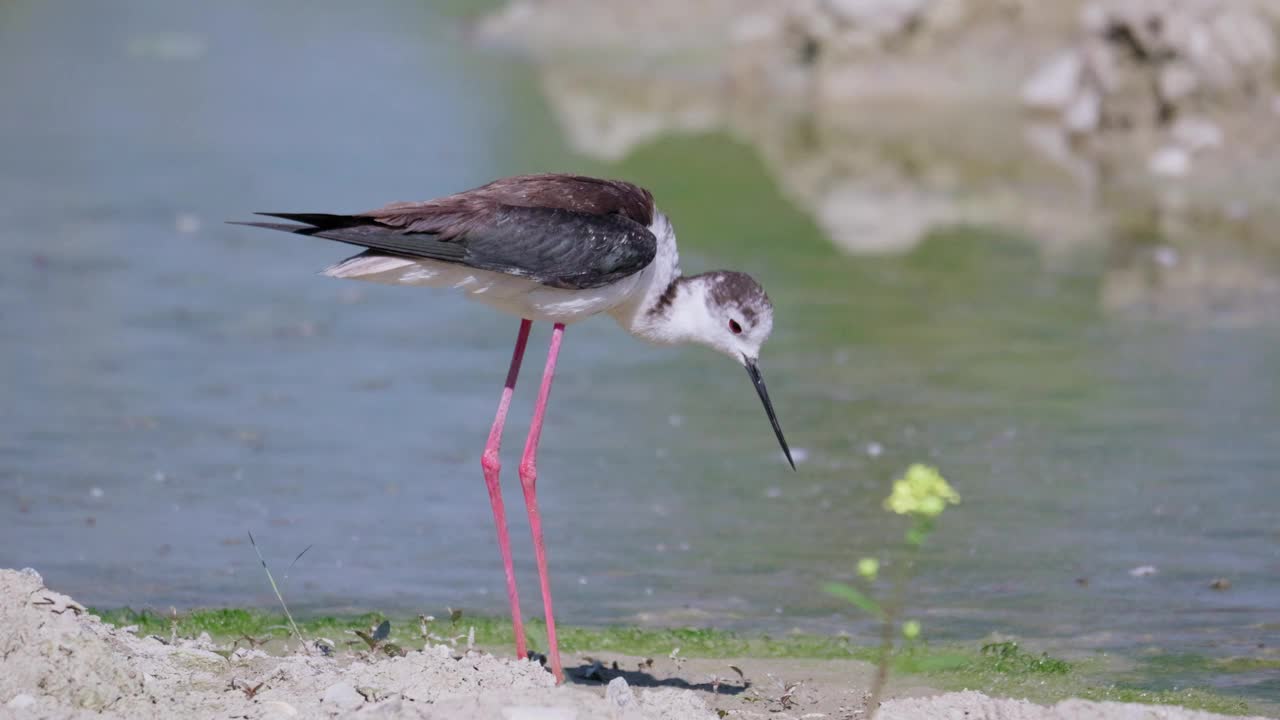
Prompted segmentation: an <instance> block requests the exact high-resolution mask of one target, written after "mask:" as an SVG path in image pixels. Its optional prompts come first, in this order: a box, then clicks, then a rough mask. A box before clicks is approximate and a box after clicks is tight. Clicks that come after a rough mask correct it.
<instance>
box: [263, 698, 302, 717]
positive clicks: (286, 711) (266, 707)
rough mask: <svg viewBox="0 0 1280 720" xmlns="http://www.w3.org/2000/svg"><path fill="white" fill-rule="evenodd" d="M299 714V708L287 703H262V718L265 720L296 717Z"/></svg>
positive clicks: (274, 701) (273, 701) (277, 701)
mask: <svg viewBox="0 0 1280 720" xmlns="http://www.w3.org/2000/svg"><path fill="white" fill-rule="evenodd" d="M297 714H298V708H296V707H294V706H292V705H290V704H289V703H287V702H280V701H279V700H272V701H270V702H265V703H262V717H263V719H264V720H272V719H274V718H288V717H295V716H297Z"/></svg>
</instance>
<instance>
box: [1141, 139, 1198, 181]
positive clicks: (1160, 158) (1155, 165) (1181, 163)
mask: <svg viewBox="0 0 1280 720" xmlns="http://www.w3.org/2000/svg"><path fill="white" fill-rule="evenodd" d="M1147 169H1148V170H1150V171H1151V174H1152V175H1160V176H1162V177H1186V175H1187V173H1188V172H1190V171H1191V154H1190V153H1188V152H1187V151H1186V150H1184V149H1182V148H1180V147H1177V146H1174V145H1166V146H1165V147H1162V148H1160V149H1159V150H1157V151H1155V152H1154V153H1152V154H1151V159H1150V160H1148V161H1147Z"/></svg>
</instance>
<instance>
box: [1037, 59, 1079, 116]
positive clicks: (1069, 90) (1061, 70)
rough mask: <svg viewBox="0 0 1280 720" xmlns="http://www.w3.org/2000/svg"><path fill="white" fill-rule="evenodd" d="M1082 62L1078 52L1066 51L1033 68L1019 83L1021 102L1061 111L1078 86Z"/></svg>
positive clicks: (1039, 107)
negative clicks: (1025, 79) (1022, 81)
mask: <svg viewBox="0 0 1280 720" xmlns="http://www.w3.org/2000/svg"><path fill="white" fill-rule="evenodd" d="M1083 71H1084V61H1083V60H1082V59H1081V58H1080V54H1079V53H1077V52H1076V51H1074V50H1068V51H1066V52H1063V53H1061V54H1059V55H1058V56H1057V57H1055V58H1053V59H1052V60H1050V61H1049V62H1048V63H1046V64H1045V65H1043V66H1042V67H1041V68H1040V69H1039V70H1037V71H1036V73H1035V74H1034V75H1032V76H1031V79H1029V80H1027V82H1026V84H1025V85H1023V86H1022V102H1023V104H1025V105H1026V106H1028V107H1032V108H1036V109H1038V110H1056V111H1059V112H1061V111H1064V110H1066V109H1067V107H1068V106H1069V105H1070V104H1071V101H1072V99H1074V98H1075V96H1076V92H1077V91H1078V90H1079V88H1080V77H1081V73H1082V72H1083Z"/></svg>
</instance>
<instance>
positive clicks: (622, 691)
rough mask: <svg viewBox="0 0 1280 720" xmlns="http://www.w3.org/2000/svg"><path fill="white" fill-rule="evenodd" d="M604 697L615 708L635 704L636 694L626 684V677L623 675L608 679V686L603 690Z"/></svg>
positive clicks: (633, 705) (628, 706)
mask: <svg viewBox="0 0 1280 720" xmlns="http://www.w3.org/2000/svg"><path fill="white" fill-rule="evenodd" d="M604 697H605V699H606V700H608V701H609V704H610V705H612V706H614V707H616V708H630V707H635V706H636V696H635V695H634V694H633V693H632V692H631V686H629V685H627V680H626V678H623V677H616V678H614V679H612V680H610V681H609V686H608V687H606V688H605V690H604Z"/></svg>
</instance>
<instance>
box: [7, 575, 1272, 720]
mask: <svg viewBox="0 0 1280 720" xmlns="http://www.w3.org/2000/svg"><path fill="white" fill-rule="evenodd" d="M95 613H96V611H91V610H89V609H87V608H85V607H84V606H82V605H80V604H79V603H77V602H76V601H75V600H73V599H71V598H69V597H67V596H65V595H62V594H60V593H58V592H56V591H55V590H51V589H49V588H46V587H45V586H44V582H43V580H42V579H41V578H40V576H39V575H38V574H37V573H35V572H34V571H31V570H24V571H12V570H4V571H0V628H3V633H2V635H0V657H2V658H3V660H0V678H2V679H0V707H2V708H3V710H0V713H2V714H5V715H6V716H12V717H19V718H21V717H91V716H92V717H108V718H110V717H173V716H175V715H178V714H182V715H184V716H187V717H190V718H212V717H253V718H268V717H294V716H300V717H318V716H343V717H355V716H361V717H363V716H376V717H387V718H528V719H532V718H582V719H586V718H633V719H641V718H671V719H672V720H675V719H681V720H684V719H688V720H697V719H698V718H717V717H720V718H723V717H738V718H757V717H773V718H824V717H831V718H854V717H865V716H866V707H865V703H866V692H865V691H866V688H867V686H868V683H869V679H870V677H871V674H872V671H873V666H872V665H871V663H869V662H868V659H869V658H871V657H872V656H873V653H872V651H871V650H869V649H867V648H864V647H861V646H859V645H857V644H856V643H853V642H851V641H850V640H848V639H847V638H824V637H815V636H787V637H781V638H770V637H764V636H742V635H737V634H733V633H728V632H721V631H712V630H694V629H680V630H647V629H639V628H633V627H631V628H607V629H595V630H591V629H582V628H565V629H564V630H563V631H562V642H563V646H564V649H565V651H566V662H567V666H568V667H569V668H570V671H569V675H570V681H569V683H568V684H567V685H566V686H564V687H555V686H554V683H553V681H552V678H551V675H550V674H549V673H547V672H546V671H545V670H544V669H542V668H541V666H539V665H538V664H537V663H536V662H531V661H528V660H524V661H518V662H517V661H513V660H510V659H507V658H504V657H503V656H504V654H505V649H506V645H507V641H509V640H510V630H509V629H508V628H507V627H505V626H504V623H502V622H501V621H499V620H496V619H486V618H472V617H468V616H448V617H440V618H429V617H418V618H403V619H398V618H390V619H388V618H383V617H382V616H380V615H363V616H350V617H345V618H338V617H323V618H312V619H309V620H307V619H304V620H303V621H302V622H300V623H299V628H298V630H299V632H300V634H301V635H302V638H303V640H304V641H305V643H304V642H300V641H299V640H298V639H297V638H296V636H294V635H293V633H292V631H291V630H290V629H289V626H288V625H287V623H285V622H284V618H283V617H277V616H274V615H272V614H269V613H259V612H249V611H243V610H204V611H189V612H178V611H173V612H171V613H170V614H168V615H166V614H162V613H152V612H145V613H138V612H133V611H128V610H117V611H106V612H101V613H97V614H95ZM539 630H540V628H539V627H538V626H536V625H531V627H530V633H531V635H533V636H534V637H536V636H537V632H538V631H539ZM356 631H360V632H356ZM490 651H492V654H490ZM894 668H895V671H896V674H895V678H896V679H895V681H894V683H893V685H892V687H891V692H890V693H889V699H888V700H887V701H886V702H885V703H884V704H883V705H882V706H881V709H880V712H879V713H878V716H879V717H884V718H927V717H944V716H945V717H962V716H963V717H990V716H1000V717H1010V718H1028V719H1030V718H1084V717H1089V718H1130V717H1132V718H1138V717H1164V718H1175V719H1177V720H1205V719H1207V718H1212V717H1217V716H1219V715H1222V714H1230V715H1245V714H1248V713H1250V712H1259V711H1264V712H1265V710H1261V709H1259V708H1251V707H1249V706H1248V705H1247V704H1246V703H1244V702H1243V701H1240V700H1238V699H1234V698H1229V697H1225V696H1221V695H1217V694H1214V693H1211V692H1207V691H1201V690H1181V691H1168V692H1152V691H1146V690H1142V689H1140V688H1138V687H1134V686H1126V685H1124V684H1123V683H1121V682H1113V681H1111V680H1109V679H1108V676H1109V675H1111V674H1113V673H1114V672H1115V667H1114V666H1112V665H1109V664H1108V663H1107V661H1105V660H1103V659H1084V660H1073V661H1064V660H1060V659H1057V658H1051V657H1049V656H1047V655H1044V654H1041V653H1035V652H1029V651H1027V650H1025V649H1023V648H1020V647H1018V646H1017V644H1016V643H1012V642H1003V643H989V644H987V645H986V646H985V647H972V648H969V647H963V646H956V647H947V648H930V647H924V646H921V647H918V648H916V649H914V650H911V651H908V652H904V653H902V654H900V655H899V656H898V657H896V658H895V661H894ZM976 690H980V691H983V692H978V691H976ZM984 693H989V694H984ZM998 697H1008V698H1019V699H1017V700H1012V699H997V698H998ZM1022 698H1029V700H1027V699H1022ZM1099 701H1101V702H1099ZM1139 703H1141V704H1139Z"/></svg>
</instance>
